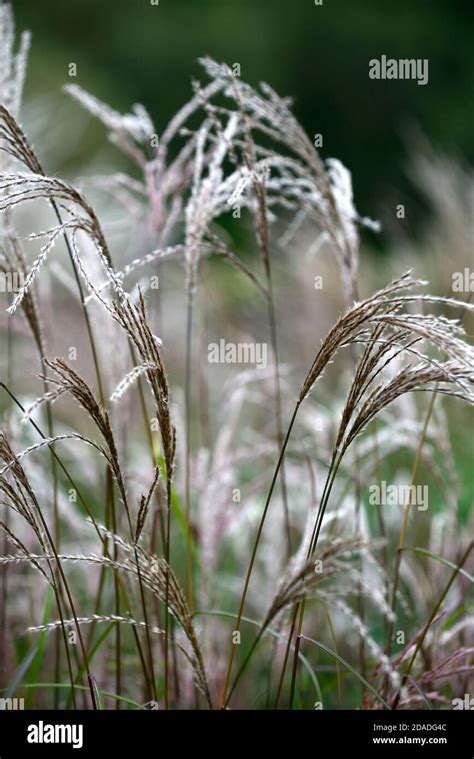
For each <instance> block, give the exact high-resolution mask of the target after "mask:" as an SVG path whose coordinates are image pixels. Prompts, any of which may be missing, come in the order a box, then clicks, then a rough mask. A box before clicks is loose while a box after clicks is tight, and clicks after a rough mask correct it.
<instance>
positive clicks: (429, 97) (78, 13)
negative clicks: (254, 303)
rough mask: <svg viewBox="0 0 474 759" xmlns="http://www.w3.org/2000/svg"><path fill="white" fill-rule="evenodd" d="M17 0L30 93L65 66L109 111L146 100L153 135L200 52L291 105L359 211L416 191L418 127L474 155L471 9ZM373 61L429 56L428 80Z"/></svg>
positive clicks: (456, 4)
mask: <svg viewBox="0 0 474 759" xmlns="http://www.w3.org/2000/svg"><path fill="white" fill-rule="evenodd" d="M13 4H14V7H15V13H16V18H17V23H18V26H19V28H29V29H32V30H33V31H34V45H33V49H32V54H31V67H30V72H29V78H28V86H27V92H31V93H38V92H51V91H59V89H60V87H61V85H62V84H63V83H64V82H65V81H66V80H68V77H67V64H68V62H70V61H74V62H75V63H77V65H78V72H79V74H78V78H77V80H76V81H77V82H78V83H79V84H81V85H82V86H83V87H85V88H86V89H88V90H90V91H91V92H93V93H95V94H96V95H98V96H99V97H103V98H104V99H105V100H106V101H107V102H109V103H110V104H111V105H113V106H114V107H116V108H118V109H122V110H125V109H128V108H129V106H130V105H131V104H132V103H134V102H137V101H139V102H143V103H144V104H145V105H146V106H147V108H148V109H149V111H150V112H151V114H152V116H153V118H154V119H155V122H156V124H157V128H158V129H162V128H163V127H164V125H165V123H166V122H167V120H168V119H169V118H170V116H171V114H172V113H173V112H174V111H175V110H176V109H177V108H178V107H179V106H180V105H182V104H183V103H184V102H185V101H186V99H187V98H188V96H189V93H190V79H191V76H200V70H199V66H198V65H197V63H196V59H197V58H198V57H199V56H202V55H205V54H209V55H211V56H213V57H215V58H216V59H217V60H219V61H224V60H225V61H226V62H228V63H233V62H236V61H237V62H239V63H240V64H241V67H242V77H243V78H244V79H245V80H247V81H249V82H250V83H252V84H255V83H257V82H258V81H259V80H262V79H263V80H265V81H268V82H269V83H270V84H272V86H273V87H274V88H275V89H276V90H278V92H279V93H280V94H287V95H292V96H293V97H294V98H295V111H296V115H297V116H298V117H299V118H300V120H301V121H302V123H303V125H304V126H305V127H306V129H307V131H308V133H309V134H314V133H316V132H321V133H322V134H323V135H324V140H325V141H324V150H323V154H324V155H325V156H337V157H338V158H340V159H341V160H342V161H343V162H344V163H345V164H346V165H347V166H348V167H349V168H350V169H351V171H352V172H353V175H354V179H355V191H356V199H357V204H358V207H359V210H360V211H361V212H363V213H370V214H372V215H377V213H378V212H380V208H379V204H380V203H381V202H382V201H381V199H382V198H383V199H384V202H387V201H388V200H389V199H391V198H393V199H394V202H399V201H396V198H400V196H401V195H404V194H406V193H409V194H410V193H413V189H412V188H411V187H410V186H409V182H408V180H407V178H406V176H405V173H404V168H405V166H404V161H405V156H406V150H407V146H406V142H405V140H406V136H407V134H410V132H411V130H412V129H414V128H419V129H421V130H422V131H423V133H424V134H426V135H427V136H428V138H429V139H430V140H431V141H432V142H433V144H434V145H435V147H437V148H438V149H442V150H445V151H447V152H449V153H454V154H456V155H460V156H462V157H464V158H466V159H468V160H471V161H472V159H473V158H474V130H473V129H472V124H473V123H474V99H473V98H472V97H470V93H472V91H473V85H474V56H473V55H472V47H473V44H472V43H473V39H474V3H473V2H472V0H396V2H395V0H324V3H323V5H322V6H315V5H314V0H233V1H231V0H160V3H159V6H157V7H156V6H152V5H151V3H150V0H61V2H58V0H15V1H14V3H13ZM382 54H385V55H387V56H389V57H394V58H428V59H429V84H428V85H427V86H418V85H417V83H416V82H413V81H372V80H370V79H369V77H368V62H369V60H370V59H371V58H373V57H379V56H380V55H382ZM76 158H77V159H78V160H80V156H77V155H76ZM412 197H413V198H415V196H414V195H413V196H412ZM422 210H423V209H422V206H421V204H418V205H416V213H415V219H418V220H419V219H420V218H421V214H422Z"/></svg>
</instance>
